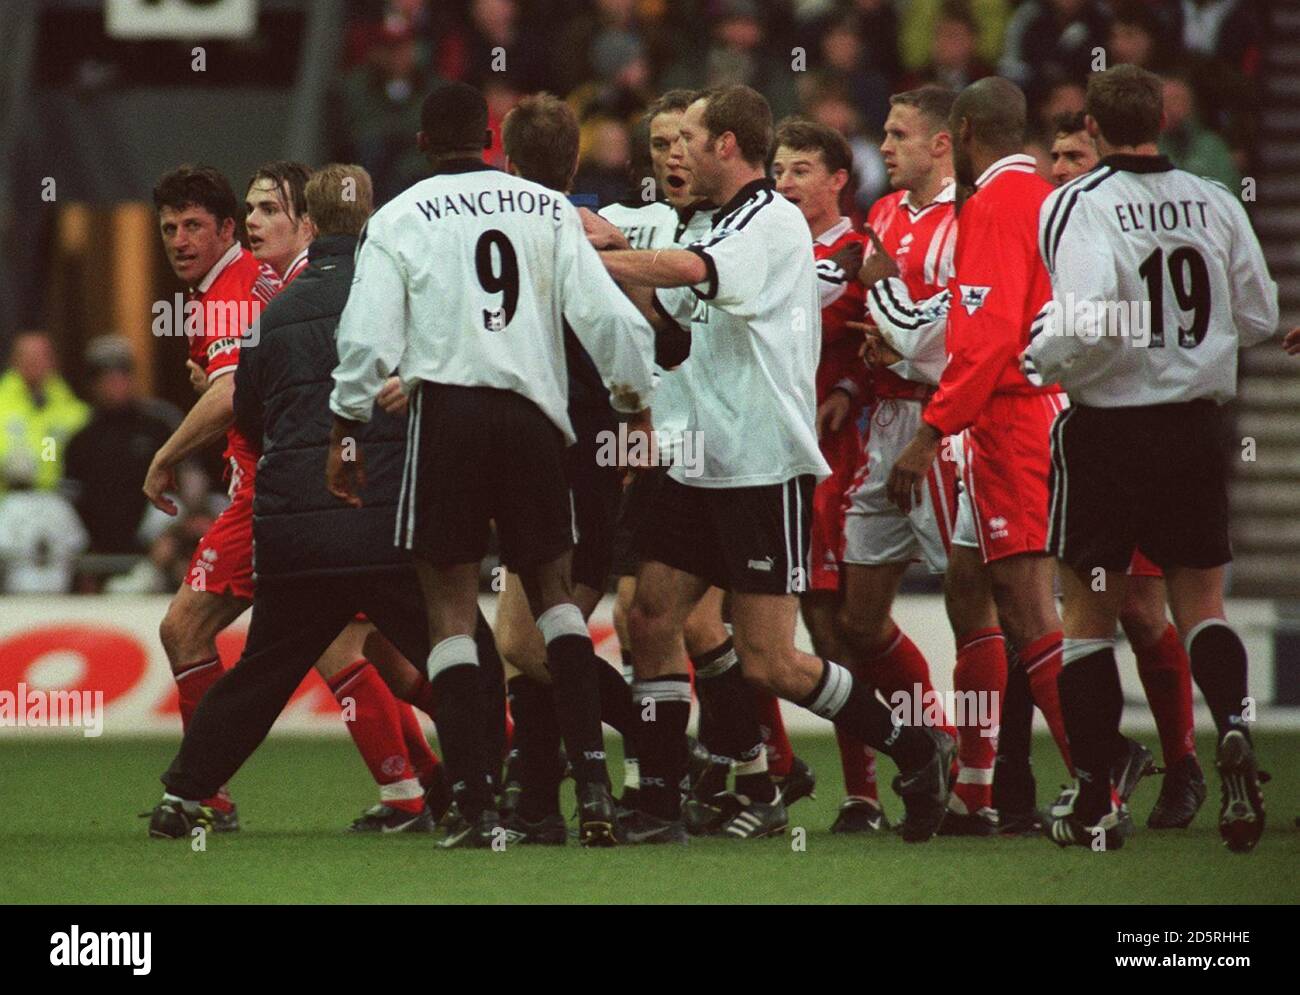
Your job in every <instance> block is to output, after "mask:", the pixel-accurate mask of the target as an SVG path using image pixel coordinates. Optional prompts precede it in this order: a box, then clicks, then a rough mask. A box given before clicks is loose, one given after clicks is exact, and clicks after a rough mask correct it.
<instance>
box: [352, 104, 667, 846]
mask: <svg viewBox="0 0 1300 995" xmlns="http://www.w3.org/2000/svg"><path fill="white" fill-rule="evenodd" d="M487 136H488V132H487V106H486V104H485V102H484V100H483V96H482V94H480V93H479V92H478V91H477V90H475V89H474V88H473V87H470V86H467V85H465V84H461V83H446V84H442V85H440V86H438V87H437V88H435V90H434V91H433V92H432V93H431V94H430V95H429V97H428V98H426V100H425V102H424V105H423V107H422V108H421V132H420V139H419V141H420V147H421V150H422V151H424V152H425V153H426V154H427V155H428V156H429V158H430V161H431V163H432V164H433V166H434V174H433V175H432V176H431V177H430V178H429V179H426V180H422V181H420V182H419V183H416V184H415V185H413V186H411V187H410V188H408V189H407V190H405V191H403V192H402V193H401V194H398V195H397V196H396V197H394V198H393V199H392V200H390V201H389V202H388V203H387V204H386V205H384V207H382V208H380V210H379V211H377V212H376V213H375V214H374V215H373V216H372V217H371V219H370V222H369V223H368V225H367V228H366V231H365V233H364V234H363V236H362V240H361V243H360V247H359V250H358V256H357V272H356V277H355V280H354V283H353V287H352V293H351V295H350V296H349V298H348V303H347V307H346V309H345V310H344V312H343V316H342V319H341V320H340V323H339V332H338V345H339V365H338V367H337V368H336V369H335V373H334V379H335V388H334V392H333V394H332V396H331V398H330V406H331V408H332V409H333V411H334V413H335V426H334V435H333V445H332V447H331V454H330V463H329V467H328V472H329V481H328V483H329V486H330V490H331V492H332V493H334V494H335V495H336V496H338V497H339V498H341V499H343V500H345V501H349V502H351V503H357V502H358V501H359V498H358V497H357V492H358V488H359V481H360V480H361V479H363V470H362V454H360V453H359V452H357V450H356V448H355V441H354V436H353V434H352V433H353V432H354V426H355V424H356V423H357V422H362V421H365V420H366V419H367V418H368V417H369V416H370V412H371V410H372V408H373V404H374V402H375V398H376V396H377V395H378V394H379V392H380V390H381V389H382V388H383V386H384V380H385V378H387V377H388V376H389V375H390V374H391V373H392V372H393V371H394V370H395V369H396V367H397V365H398V362H399V361H400V362H401V376H402V378H403V381H404V383H405V384H407V385H408V386H409V387H411V388H412V389H411V391H410V396H411V400H410V427H409V434H408V440H409V441H408V445H407V464H406V474H405V479H404V486H403V491H402V496H401V501H400V502H399V506H398V513H397V523H396V524H397V529H396V532H397V534H396V542H397V543H398V544H399V545H402V546H404V547H405V548H407V549H409V550H411V551H412V554H413V556H414V558H415V561H416V565H417V569H418V571H419V573H420V578H421V583H422V585H423V587H424V590H425V595H426V601H427V605H428V610H429V625H430V633H431V639H430V642H431V645H432V646H433V649H432V650H431V651H430V654H429V660H428V663H427V671H428V675H429V680H430V681H431V682H433V683H435V684H438V683H441V684H442V685H443V688H444V691H443V693H444V694H453V693H454V694H456V695H458V696H459V700H460V701H461V702H462V708H463V710H464V715H463V722H464V724H465V725H464V727H463V728H462V729H461V730H460V732H461V733H462V734H463V735H465V736H466V737H467V740H466V741H467V742H468V741H469V740H470V739H472V736H473V733H472V732H471V730H470V729H469V728H468V727H469V725H470V724H471V723H473V724H475V725H477V726H478V727H479V734H480V735H482V733H483V729H482V726H483V723H484V716H483V715H482V714H481V713H482V709H481V708H480V706H479V698H478V695H479V693H480V692H479V680H478V676H477V671H478V655H477V649H476V647H475V644H474V641H473V638H472V634H473V632H474V628H475V621H476V616H477V600H478V572H479V564H480V562H481V560H482V558H483V556H484V555H485V553H486V552H487V543H488V536H489V527H490V522H492V521H494V522H495V523H496V528H497V534H498V537H499V540H500V545H501V557H502V562H503V563H504V564H505V565H506V566H507V567H509V568H511V569H513V570H515V571H516V572H517V573H518V574H519V576H520V579H521V581H522V584H523V587H524V590H525V593H526V594H527V596H528V601H529V604H530V606H531V608H532V610H533V613H534V616H535V618H536V620H537V625H538V628H540V629H541V631H542V636H543V638H544V640H545V641H546V657H547V668H548V670H549V671H550V674H551V678H552V681H553V686H554V693H555V697H556V705H557V711H558V719H559V724H560V728H561V729H562V731H563V738H564V743H565V747H566V750H567V753H568V757H569V761H570V763H571V764H572V765H573V769H574V775H575V779H576V780H577V782H578V798H579V838H580V841H581V842H582V843H583V844H584V845H612V844H613V843H614V842H615V835H614V832H615V825H614V804H613V798H612V796H611V794H610V791H609V775H608V772H607V771H606V767H605V751H604V743H603V738H602V732H601V720H600V690H599V676H600V671H599V670H598V669H597V668H600V667H604V666H606V665H605V663H604V662H603V661H602V660H600V659H599V658H598V657H597V656H596V654H595V651H594V649H593V648H592V644H591V637H590V635H589V633H588V631H587V625H586V620H585V619H584V618H583V616H582V611H581V610H580V609H579V607H578V606H577V604H576V603H575V601H574V597H573V588H572V580H571V572H570V562H571V557H572V548H573V544H574V539H575V536H574V526H573V508H572V499H571V496H570V493H569V485H568V481H567V479H566V475H565V468H564V453H565V449H566V448H567V447H568V445H570V444H572V443H573V441H574V438H575V436H574V432H573V427H572V423H571V420H570V418H569V413H568V384H567V379H568V377H567V372H566V366H565V362H566V357H565V344H564V342H565V339H564V328H565V322H567V323H568V325H569V326H570V327H571V328H572V330H573V332H574V334H575V335H576V336H577V337H578V339H579V341H580V342H581V344H582V345H583V347H584V348H585V349H586V351H587V353H588V354H589V355H590V357H591V359H592V361H593V362H594V363H595V365H596V368H597V370H598V371H599V375H600V377H601V379H602V380H603V381H604V384H605V387H606V389H607V390H608V391H609V393H610V398H611V403H612V404H613V405H614V407H615V408H616V409H617V410H621V411H625V412H626V413H628V414H631V415H634V416H635V417H634V425H635V427H636V428H637V429H638V430H639V431H648V430H649V428H650V412H649V400H650V397H651V395H652V393H653V390H654V372H653V355H654V333H653V330H652V329H651V327H650V325H649V324H648V323H647V322H646V321H645V319H644V318H643V317H642V316H641V315H640V314H639V313H638V312H637V310H636V309H635V308H634V307H633V306H631V305H630V304H629V303H628V302H627V301H626V299H625V298H623V297H622V296H621V295H620V294H619V293H618V291H617V289H616V288H615V287H614V286H613V284H612V283H611V281H610V280H609V278H608V276H607V274H606V273H605V270H604V268H603V267H602V266H601V265H600V260H599V258H598V257H597V255H596V253H595V252H594V251H593V250H592V248H591V246H590V245H589V244H588V243H587V240H586V238H585V237H584V235H583V230H582V222H581V220H580V219H579V216H578V213H577V209H576V208H574V207H573V206H572V205H571V204H570V203H569V202H568V200H567V198H565V197H564V196H563V195H561V194H558V193H556V192H555V191H553V190H548V189H547V188H546V187H543V186H541V185H540V184H536V183H531V182H529V181H527V180H523V179H520V178H518V177H514V176H509V175H507V174H505V173H501V172H498V171H496V170H494V169H491V168H490V167H488V166H487V165H486V164H484V163H483V161H482V158H481V154H482V149H483V148H484V147H485V138H486V137H487ZM349 440H352V445H351V446H350V447H349V445H348V442H349ZM482 753H483V761H484V777H483V778H482V779H481V780H474V781H473V782H471V783H467V784H465V785H464V787H463V789H462V790H461V792H460V796H459V798H458V801H459V804H460V808H461V813H462V815H463V817H464V821H463V823H462V824H461V825H460V826H459V827H457V828H456V829H455V831H453V832H452V833H451V834H450V835H449V836H448V838H447V840H445V841H444V845H447V846H475V847H490V846H491V845H492V843H493V840H494V839H495V837H496V831H497V829H498V826H497V821H498V816H497V812H496V806H495V799H494V798H493V797H492V793H491V781H490V778H488V777H487V776H486V769H487V766H488V764H489V761H488V758H487V757H486V750H485V749H483V750H482Z"/></svg>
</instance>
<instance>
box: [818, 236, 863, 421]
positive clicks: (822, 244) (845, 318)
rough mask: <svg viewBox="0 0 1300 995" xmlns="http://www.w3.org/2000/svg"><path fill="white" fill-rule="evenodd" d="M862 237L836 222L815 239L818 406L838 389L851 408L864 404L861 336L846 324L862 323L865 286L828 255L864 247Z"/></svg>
mask: <svg viewBox="0 0 1300 995" xmlns="http://www.w3.org/2000/svg"><path fill="white" fill-rule="evenodd" d="M866 241H867V240H866V236H864V235H863V234H862V233H861V232H856V231H854V230H853V222H852V221H850V220H849V219H848V218H840V220H839V222H838V223H837V224H835V225H833V226H831V227H830V228H828V229H826V231H824V232H822V233H821V234H820V235H818V236H817V237H816V238H815V239H813V256H814V257H815V258H816V259H817V289H818V292H819V294H820V297H821V305H822V352H821V358H820V359H819V360H818V363H817V403H818V404H821V403H822V402H823V401H824V400H826V396H827V395H828V394H829V393H830V392H831V391H832V390H834V389H835V388H836V387H840V388H842V389H843V390H844V391H846V392H847V393H848V394H849V396H850V397H852V398H853V401H854V408H855V410H856V408H858V407H860V406H861V405H863V404H865V403H866V402H867V400H868V395H869V393H870V390H869V387H870V383H869V379H868V376H869V374H868V370H867V364H866V363H864V362H863V361H862V357H861V356H859V355H858V349H859V347H860V346H861V345H862V337H861V336H860V335H859V334H858V333H857V332H855V331H853V330H851V329H850V328H849V327H848V325H847V323H848V322H850V321H861V320H862V310H863V300H864V297H865V294H866V288H864V287H863V286H862V281H861V280H859V279H858V277H857V273H856V272H855V273H846V272H844V270H843V268H842V267H840V266H839V265H838V264H836V263H835V262H834V260H833V258H832V257H834V256H835V255H836V254H838V253H840V252H843V251H844V250H845V249H847V248H850V247H852V246H859V247H862V248H865V246H866Z"/></svg>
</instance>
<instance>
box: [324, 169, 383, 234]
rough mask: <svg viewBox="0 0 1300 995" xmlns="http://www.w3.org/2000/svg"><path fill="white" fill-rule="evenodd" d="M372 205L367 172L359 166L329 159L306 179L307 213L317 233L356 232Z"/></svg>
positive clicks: (372, 190)
mask: <svg viewBox="0 0 1300 995" xmlns="http://www.w3.org/2000/svg"><path fill="white" fill-rule="evenodd" d="M374 207H375V194H374V188H373V187H372V185H371V183H370V174H369V173H367V172H366V171H365V169H364V167H362V166H357V165H353V164H352V163H342V162H332V163H330V164H329V165H328V166H322V167H321V168H320V169H318V170H316V172H314V173H312V176H311V179H310V180H308V181H307V214H308V216H309V217H310V218H311V219H312V221H313V222H314V223H315V225H316V233H317V234H318V235H359V234H360V233H361V229H362V228H363V227H364V226H365V223H366V219H367V218H369V217H370V214H371V212H372V211H373V210H374Z"/></svg>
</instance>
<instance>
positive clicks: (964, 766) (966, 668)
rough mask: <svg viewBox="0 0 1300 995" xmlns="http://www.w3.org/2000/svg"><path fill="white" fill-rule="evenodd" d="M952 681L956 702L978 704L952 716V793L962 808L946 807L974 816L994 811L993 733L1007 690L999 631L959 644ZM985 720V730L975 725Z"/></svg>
mask: <svg viewBox="0 0 1300 995" xmlns="http://www.w3.org/2000/svg"><path fill="white" fill-rule="evenodd" d="M952 683H953V689H954V690H955V691H956V692H957V694H958V695H960V696H961V697H960V698H959V701H961V702H963V703H969V702H976V703H977V704H976V708H977V709H978V714H976V715H970V714H966V715H958V716H954V719H955V720H956V719H960V720H961V721H960V722H959V724H958V726H957V763H958V771H957V783H956V785H955V786H954V787H953V794H954V795H955V796H956V801H957V802H959V803H960V805H961V806H962V807H959V806H958V805H956V804H953V803H951V802H950V803H949V804H950V805H951V807H952V808H953V809H954V811H958V812H961V813H962V814H973V813H975V812H978V811H979V810H980V809H982V808H992V807H993V763H994V761H995V760H996V759H997V752H998V750H997V739H996V737H995V736H994V735H993V730H995V729H996V728H997V727H998V724H999V723H1000V722H1001V720H1002V716H1001V711H1002V695H1003V694H1005V693H1006V687H1007V648H1006V641H1005V640H1004V639H1003V637H1002V630H1001V629H999V628H996V627H993V628H989V629H976V630H975V631H974V632H970V633H967V634H966V635H965V636H964V637H963V638H962V639H961V640H960V641H959V642H958V644H957V664H956V666H955V667H954V668H953V672H952ZM968 692H974V693H973V694H969V693H968ZM985 703H987V705H985ZM966 707H967V708H969V707H970V706H969V704H967V705H966ZM984 717H987V718H988V719H989V721H990V722H991V726H990V727H989V728H987V729H986V728H985V727H984V726H983V725H981V724H980V720H981V719H982V718H984ZM985 733H988V734H987V735H985Z"/></svg>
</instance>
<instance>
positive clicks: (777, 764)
mask: <svg viewBox="0 0 1300 995" xmlns="http://www.w3.org/2000/svg"><path fill="white" fill-rule="evenodd" d="M696 96H697V95H696V94H695V93H694V92H692V91H690V90H670V91H668V92H667V93H665V94H664V95H663V96H661V97H660V98H659V99H658V100H657V101H655V102H654V103H653V104H651V105H650V107H649V108H648V109H647V110H646V116H645V120H646V122H647V125H648V130H649V134H648V136H647V137H648V139H649V143H648V150H649V160H650V161H649V166H650V170H651V174H652V175H651V178H652V179H653V181H654V182H653V188H652V189H656V190H659V191H662V193H663V195H664V198H665V201H664V202H654V203H650V204H645V203H640V204H639V206H633V205H634V204H635V203H636V201H635V197H636V195H637V194H639V193H642V192H643V191H644V190H646V189H647V185H645V184H643V182H638V185H637V187H636V189H634V190H633V191H632V193H633V198H634V199H633V200H631V201H628V202H620V203H617V204H611V205H609V206H608V207H606V208H603V209H602V210H601V211H600V214H601V216H602V217H604V218H606V219H607V220H609V221H611V222H613V223H614V224H615V225H616V226H618V228H619V230H620V231H621V232H622V233H623V235H624V238H625V241H623V242H616V243H613V244H611V245H610V246H609V248H619V249H635V248H646V249H658V248H665V247H668V246H674V245H676V246H685V245H690V244H691V243H692V242H695V241H697V240H699V239H701V238H703V237H705V236H706V235H707V234H708V233H709V232H710V231H711V229H712V224H713V216H714V212H715V210H716V208H715V206H714V205H713V204H711V203H710V202H709V201H707V200H701V199H700V198H699V197H698V196H695V195H694V194H692V192H691V189H690V184H689V177H690V174H689V172H688V171H687V169H686V167H685V164H684V161H683V156H682V153H681V149H680V147H679V146H677V144H676V139H677V133H678V131H679V130H680V127H681V120H682V115H683V114H684V113H685V111H686V108H687V107H689V106H690V105H691V103H693V102H694V100H695V98H696ZM634 182H637V178H636V177H635V176H634ZM665 208H667V209H668V210H667V213H666V214H665V212H664V209H665ZM674 327H675V326H674ZM688 367H689V360H684V361H683V362H682V364H681V365H680V366H678V367H675V368H674V369H672V370H661V371H660V382H659V387H658V389H657V390H656V391H655V432H656V435H657V436H658V438H659V439H661V440H662V446H661V453H662V454H663V455H664V456H665V457H668V458H662V459H661V460H660V462H661V464H666V463H667V462H669V459H675V460H676V461H678V462H680V461H682V459H684V458H686V457H688V456H690V455H694V454H695V451H694V449H692V450H689V451H688V450H686V449H685V442H686V436H685V435H684V432H685V430H686V420H687V414H688V405H689V398H688V393H689V391H690V386H689V384H690V375H689V372H688ZM666 473H667V466H666V465H661V466H660V467H658V468H657V469H656V470H652V471H650V470H647V471H643V472H640V473H637V474H636V475H635V476H634V477H633V478H632V480H631V481H630V483H629V484H628V487H627V491H626V495H625V502H624V509H623V511H624V513H623V516H622V520H621V521H620V529H619V536H618V541H617V543H616V547H617V548H616V556H615V568H616V570H617V571H618V573H619V583H618V599H617V601H616V602H615V606H614V624H615V627H616V628H617V630H618V634H619V641H620V645H621V646H622V647H623V653H624V656H623V666H624V672H625V674H626V676H627V678H628V680H629V681H630V680H632V679H633V663H632V661H633V658H634V657H633V647H632V643H631V637H630V635H629V634H628V629H627V612H628V609H629V608H630V607H631V605H632V599H633V595H634V593H635V591H636V570H637V565H638V558H637V555H636V549H635V543H634V532H635V528H636V525H637V521H638V520H639V519H640V518H641V517H643V516H644V514H645V512H646V508H647V506H648V504H649V502H650V501H651V500H652V498H653V496H654V494H655V493H656V492H657V490H658V488H659V487H660V486H661V484H662V481H663V477H664V476H665V475H666ZM724 599H725V592H724V591H723V589H722V588H720V587H710V588H709V590H708V591H707V592H706V593H705V594H704V596H703V597H701V598H700V600H699V602H698V603H697V604H696V606H695V608H694V610H692V612H691V613H690V615H689V616H688V617H687V619H686V624H685V627H684V630H683V635H684V639H685V646H686V653H687V655H688V656H689V658H690V660H691V664H692V666H693V668H694V672H695V693H696V696H697V697H698V699H699V705H700V727H699V733H700V741H699V744H697V745H696V746H695V747H693V752H692V757H693V760H694V763H693V770H692V783H691V790H690V793H689V796H688V798H687V801H686V805H685V807H684V808H683V818H684V822H685V825H686V828H687V831H688V832H690V833H692V834H693V835H723V836H728V837H739V838H752V837H753V836H754V835H755V831H756V830H757V828H758V824H759V823H763V824H764V828H765V829H767V830H769V831H771V830H774V829H775V828H776V827H775V822H774V821H773V820H770V819H769V820H759V822H755V820H753V819H751V818H750V816H749V814H747V813H746V808H747V807H748V805H747V804H746V802H745V801H744V800H742V799H748V798H749V797H750V795H751V794H753V795H758V796H762V797H766V793H765V792H764V791H763V788H762V787H761V786H760V787H758V788H757V789H755V788H754V787H753V784H754V781H756V780H762V779H764V778H765V776H767V775H770V776H771V778H772V779H773V780H775V781H776V783H777V785H778V786H779V787H780V789H781V793H782V799H783V801H784V803H785V804H786V805H789V804H793V803H794V802H796V801H798V800H799V799H801V798H804V797H807V796H808V795H810V794H812V792H813V789H814V787H815V786H816V778H815V775H814V774H813V772H812V769H811V768H810V767H809V766H808V765H807V764H806V763H804V762H803V761H802V760H800V759H799V758H798V757H796V756H795V755H794V751H793V748H792V747H791V745H790V738H789V736H788V735H787V734H786V731H785V722H784V720H783V719H782V716H781V710H780V704H779V702H777V701H776V700H775V699H774V698H772V696H771V695H768V694H765V693H763V692H761V691H759V690H758V689H756V688H752V687H747V686H744V685H743V684H742V683H741V682H739V681H738V678H739V676H740V671H739V669H736V668H738V666H739V657H738V655H737V654H736V651H735V645H734V643H733V641H732V638H731V633H730V632H729V631H728V629H727V626H726V624H725V622H724V620H723V608H724ZM733 669H734V670H735V672H734V673H731V672H730V671H732V670H733ZM749 699H752V701H751V700H749ZM723 716H725V718H723ZM720 719H721V721H720ZM733 772H734V773H735V775H736V777H737V778H740V779H742V780H740V781H738V782H737V783H738V785H739V787H738V789H737V791H736V792H735V793H732V792H728V791H726V787H727V781H728V778H729V776H730V775H731V774H732V773H733ZM625 778H626V780H625V785H624V787H625V794H624V797H623V799H622V802H623V805H624V807H625V808H627V807H631V806H632V805H633V804H634V802H635V797H636V795H635V789H636V787H637V785H638V784H639V781H640V776H639V767H638V765H637V763H636V761H635V760H634V761H633V763H631V764H627V765H626V766H625ZM744 787H749V789H750V794H746V793H745V791H743V790H741V788H744ZM626 792H631V794H628V793H626ZM747 827H753V828H752V829H751V828H747Z"/></svg>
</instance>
